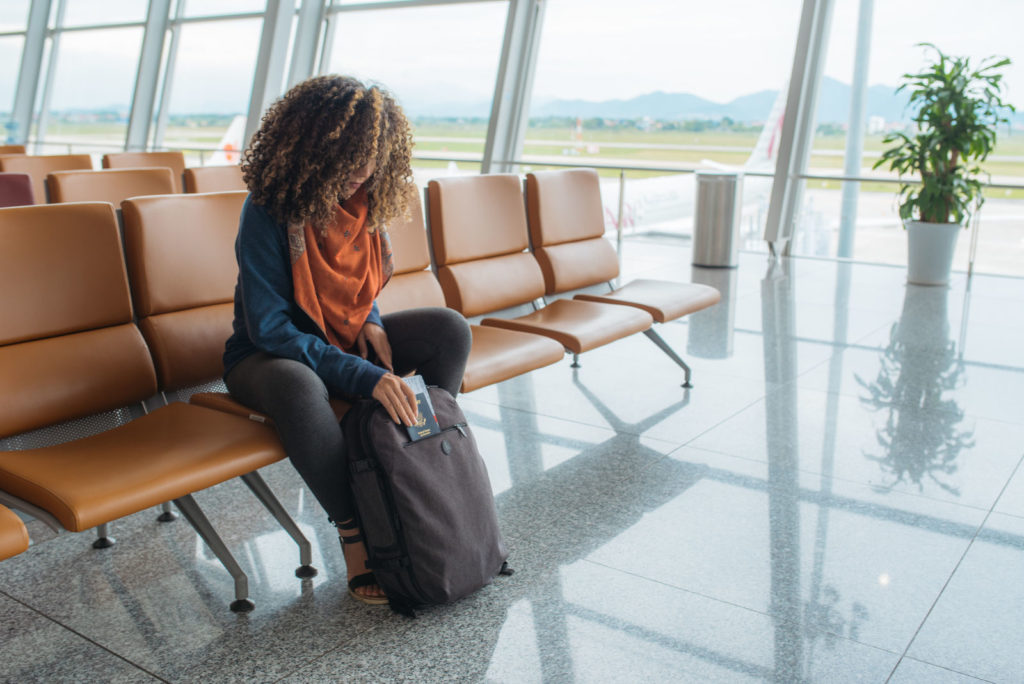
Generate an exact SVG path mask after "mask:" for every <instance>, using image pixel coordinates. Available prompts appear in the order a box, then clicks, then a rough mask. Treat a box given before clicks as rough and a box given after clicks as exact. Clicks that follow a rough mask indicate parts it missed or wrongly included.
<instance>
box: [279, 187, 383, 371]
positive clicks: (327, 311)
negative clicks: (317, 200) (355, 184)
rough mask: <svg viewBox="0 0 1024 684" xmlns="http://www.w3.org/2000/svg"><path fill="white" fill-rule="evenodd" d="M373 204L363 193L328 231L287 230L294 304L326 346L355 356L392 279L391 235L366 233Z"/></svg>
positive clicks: (347, 203)
mask: <svg viewBox="0 0 1024 684" xmlns="http://www.w3.org/2000/svg"><path fill="white" fill-rule="evenodd" d="M368 212H369V202H368V199H367V196H366V191H365V190H364V189H363V188H360V189H359V190H357V191H356V193H355V194H354V195H353V196H352V197H350V198H349V199H348V200H346V201H345V202H344V203H343V204H341V205H339V206H338V207H337V209H336V210H335V212H334V219H333V220H332V221H331V222H330V223H329V224H328V225H327V226H326V228H325V229H323V230H319V231H318V230H316V229H315V228H313V226H312V225H310V224H309V223H308V222H307V223H305V224H294V225H290V226H288V246H289V251H290V254H291V262H292V284H293V288H294V296H295V303H296V304H298V305H299V307H300V308H301V309H302V310H303V311H305V312H306V314H308V315H309V317H310V318H311V319H313V322H314V323H316V324H317V325H318V326H320V329H321V330H322V331H323V332H324V334H325V335H326V337H327V341H328V342H330V343H331V344H333V345H334V346H336V347H339V348H341V349H343V350H345V351H351V350H352V349H353V347H354V346H355V343H356V336H357V335H359V331H360V330H362V328H363V324H364V323H365V322H366V318H367V316H369V315H370V310H371V309H372V308H373V301H374V300H375V299H376V298H377V295H378V294H379V293H380V291H381V288H383V287H384V285H385V283H387V281H388V279H389V278H390V277H391V272H392V270H393V265H392V255H391V244H390V241H389V240H388V238H387V235H385V234H384V233H382V232H380V231H371V230H367V229H366V216H367V214H368Z"/></svg>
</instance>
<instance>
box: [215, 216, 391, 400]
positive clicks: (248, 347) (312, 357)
mask: <svg viewBox="0 0 1024 684" xmlns="http://www.w3.org/2000/svg"><path fill="white" fill-rule="evenodd" d="M235 256H236V258H237V259H238V283H237V285H235V320H234V323H233V328H234V332H233V333H232V335H231V337H230V338H228V341H227V343H226V345H225V349H224V374H225V375H227V373H228V372H229V371H230V370H231V369H232V368H233V367H234V366H235V364H237V363H238V362H239V361H241V360H242V359H244V358H245V357H247V356H249V355H250V354H252V353H253V352H256V351H263V352H266V353H267V354H270V355H272V356H279V357H283V358H287V359H294V360H296V361H301V362H302V363H304V364H306V365H307V366H309V367H310V368H312V369H313V371H314V372H315V373H316V374H317V375H318V376H319V377H320V379H321V380H323V381H324V384H325V385H326V386H327V391H328V392H330V394H331V395H349V396H353V395H358V396H363V397H369V396H370V395H371V394H372V392H373V388H374V387H375V386H376V385H377V382H378V381H379V380H380V378H381V376H383V375H384V374H385V373H386V372H387V371H386V370H385V369H383V368H381V367H380V366H375V365H374V364H372V363H370V362H369V361H367V360H366V359H363V358H360V357H358V356H356V355H354V354H348V353H346V352H344V351H342V350H341V349H339V348H338V347H335V346H334V345H332V344H330V343H329V342H328V341H327V339H326V337H325V336H324V333H323V331H322V330H320V328H319V326H317V325H316V323H314V322H313V320H312V319H311V318H310V317H309V316H308V315H307V314H306V313H305V312H304V311H303V310H302V309H301V308H299V306H298V305H296V304H295V299H294V296H293V292H292V287H293V286H292V266H291V259H290V257H289V253H288V235H287V230H286V227H285V226H284V225H282V224H279V223H278V222H277V221H275V220H274V219H273V218H271V217H270V215H269V214H267V212H266V210H265V209H264V208H263V207H261V206H260V205H258V204H255V203H254V202H252V197H251V196H250V197H247V198H246V199H245V203H244V204H243V205H242V215H241V218H240V220H239V225H238V238H237V239H236V240H235ZM366 320H367V322H368V323H376V324H377V325H382V324H381V320H380V309H379V308H378V307H377V303H376V302H374V303H373V309H372V311H371V312H370V315H369V317H368V318H367V319H366ZM382 327H383V326H382Z"/></svg>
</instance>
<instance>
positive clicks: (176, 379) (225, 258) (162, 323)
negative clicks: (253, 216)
mask: <svg viewBox="0 0 1024 684" xmlns="http://www.w3.org/2000/svg"><path fill="white" fill-rule="evenodd" d="M246 194H247V193H246V192H245V191H232V192H216V193H204V194H192V195H189V194H183V195H162V196H158V197H134V198H132V199H130V200H127V201H125V202H124V204H122V205H121V206H122V213H123V215H124V232H125V249H126V251H127V261H128V273H129V276H130V278H131V283H132V297H133V301H134V303H135V311H136V314H137V315H138V317H139V328H140V329H141V330H142V334H143V336H144V337H145V339H146V343H147V345H148V346H149V348H150V350H151V351H152V354H153V359H154V361H155V364H156V372H157V378H158V381H159V383H160V386H161V388H164V389H167V390H178V389H182V388H186V387H193V386H195V385H200V384H204V383H207V382H210V381H213V380H216V379H218V378H220V377H221V376H222V375H223V373H224V365H223V360H222V359H223V354H224V342H225V341H226V340H227V339H228V337H229V336H230V335H231V324H232V320H233V319H234V304H233V302H234V296H235V282H236V280H237V279H238V264H237V262H236V261H235V248H234V245H235V237H236V236H237V234H238V219H239V216H240V215H241V213H242V204H243V202H244V201H245V197H246ZM189 403H191V404H195V405H196V406H203V407H206V408H211V409H215V410H217V411H220V412H222V413H229V414H233V415H236V416H242V417H245V418H249V419H251V420H253V421H255V422H258V423H268V424H269V423H270V420H269V418H268V417H267V416H266V415H265V414H262V413H260V412H258V411H255V410H253V409H251V408H249V407H247V406H244V405H243V404H240V403H239V402H237V401H236V400H235V399H234V398H232V397H231V395H229V394H227V393H226V392H199V393H196V394H193V395H192V397H191V398H190V400H189ZM332 405H333V406H334V408H335V413H336V415H338V416H339V417H340V416H342V415H344V413H345V412H346V411H347V410H348V408H349V404H348V403H347V402H343V401H340V400H338V401H335V402H333V403H332Z"/></svg>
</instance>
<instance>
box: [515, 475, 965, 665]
mask: <svg viewBox="0 0 1024 684" xmlns="http://www.w3.org/2000/svg"><path fill="white" fill-rule="evenodd" d="M682 458H683V456H682V455H679V456H676V455H674V456H673V457H671V458H669V459H666V461H664V462H662V463H659V464H657V465H656V466H654V467H652V468H650V469H648V470H647V471H645V472H644V473H643V474H642V475H641V478H642V481H641V482H637V483H635V485H634V490H632V491H628V492H624V493H623V495H622V496H621V497H616V498H609V497H603V498H601V499H600V500H598V499H595V500H592V501H591V502H590V505H589V506H586V507H578V508H577V509H576V510H574V511H572V512H569V513H567V520H565V521H563V522H562V523H561V524H560V525H559V526H557V527H555V528H552V529H551V530H545V531H542V532H541V533H538V535H536V536H534V537H531V538H530V539H529V540H527V544H531V543H544V544H546V545H551V544H554V543H555V542H561V546H560V548H561V553H563V554H565V560H566V561H567V562H568V561H570V560H576V559H585V560H589V561H592V562H595V563H601V564H603V565H606V566H608V567H611V568H616V569H618V570H622V571H624V572H628V573H630V574H633V575H637V576H640V577H645V578H648V579H652V580H655V581H658V582H663V583H665V584H669V585H671V586H673V587H677V588H680V589H685V590H687V591H692V592H694V593H697V594H700V595H703V596H707V597H710V598H714V599H718V600H720V601H724V602H728V603H732V604H735V605H739V606H743V607H746V608H749V609H751V610H755V611H758V612H763V613H769V614H772V615H779V616H784V617H785V619H788V620H790V621H796V622H803V623H804V624H806V625H807V626H808V627H809V628H813V629H815V630H816V631H823V632H828V633H831V634H834V635H836V636H839V637H844V638H849V639H851V640H855V641H858V642H861V643H864V644H868V645H871V646H875V647H878V648H883V649H887V650H891V651H894V652H902V650H903V649H904V648H905V647H906V646H907V644H909V643H910V640H911V638H912V637H913V635H914V633H915V631H916V629H917V627H918V626H919V625H920V624H921V622H922V621H923V620H924V617H925V615H926V614H927V612H928V609H929V608H930V606H931V603H932V601H933V600H934V597H935V596H936V595H937V594H938V592H939V591H941V589H942V587H943V585H944V584H945V582H946V581H947V579H948V578H949V576H950V574H951V573H952V572H953V569H954V567H955V566H956V563H957V562H958V560H959V559H960V557H961V556H962V554H963V552H964V550H965V548H966V547H967V544H968V543H969V539H970V536H971V535H972V533H973V532H974V530H976V529H977V526H978V525H979V524H980V520H981V517H982V515H981V512H978V511H973V510H971V509H969V508H966V507H962V506H956V505H951V504H945V503H941V502H936V501H930V500H927V499H924V498H921V497H905V498H906V499H907V501H904V502H903V503H904V506H903V507H902V509H901V508H896V509H895V510H892V511H891V512H889V511H888V510H887V509H886V507H885V506H883V505H881V504H879V503H878V501H877V498H876V496H877V495H876V494H875V493H873V492H871V490H870V488H868V487H864V486H862V485H861V486H853V485H851V486H849V487H845V488H840V489H839V490H838V491H824V492H823V491H821V489H820V485H819V489H814V487H813V484H814V482H813V479H812V480H811V482H805V483H804V486H801V483H800V480H799V477H798V476H797V475H793V470H792V469H789V470H783V472H782V473H781V474H780V473H778V472H776V471H777V470H779V469H778V468H775V469H772V472H770V473H768V474H767V478H765V477H763V476H761V477H759V476H757V475H756V474H755V473H754V469H755V468H757V467H758V466H757V464H752V463H751V464H748V465H744V464H737V463H735V462H730V463H722V462H721V461H720V460H717V459H716V458H715V457H714V455H708V456H705V457H704V458H694V460H692V461H687V460H682ZM858 489H859V490H860V491H859V492H858V491H857V490H858ZM860 495H863V496H864V497H865V500H863V501H861V500H860V498H859V496H860ZM972 518H973V520H972ZM972 523H973V525H972ZM569 530H577V532H578V533H577V534H575V535H571V534H569V533H568V531H569Z"/></svg>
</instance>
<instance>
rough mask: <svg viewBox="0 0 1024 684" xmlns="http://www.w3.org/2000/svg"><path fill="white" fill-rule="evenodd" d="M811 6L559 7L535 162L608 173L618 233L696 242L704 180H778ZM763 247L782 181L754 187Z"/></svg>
mask: <svg viewBox="0 0 1024 684" xmlns="http://www.w3.org/2000/svg"><path fill="white" fill-rule="evenodd" d="M800 7H801V3H800V2H799V1H798V0H776V1H774V2H756V1H754V0H723V1H721V2H714V3H709V2H703V1H697V0H684V1H680V2H672V3H668V2H663V1H662V0H633V1H632V2H629V3H628V4H627V5H624V4H623V3H622V2H620V1H619V0H555V1H554V2H551V3H550V4H548V6H547V9H546V13H545V16H544V23H543V33H542V37H541V44H540V53H539V55H538V61H537V71H536V75H535V77H534V87H533V94H532V98H531V107H530V125H529V129H528V132H527V140H526V146H525V150H524V154H523V157H524V159H526V160H529V161H530V162H532V164H531V166H532V168H537V167H538V166H540V165H543V164H544V163H549V164H565V165H572V164H577V165H580V166H587V165H595V166H600V167H606V168H603V169H602V170H601V173H602V176H604V177H605V181H604V184H603V185H602V195H603V197H604V201H605V204H606V212H605V215H606V217H607V219H608V227H609V228H612V227H614V225H615V223H616V222H617V220H618V205H619V202H618V194H619V190H618V188H619V181H618V176H619V173H620V171H619V169H620V168H621V167H641V168H643V167H647V170H640V169H631V170H628V171H627V172H626V183H625V198H624V202H623V217H622V221H623V227H624V228H626V229H631V230H640V231H658V232H670V233H673V234H679V235H686V234H689V233H690V231H691V230H692V225H693V209H694V197H695V179H694V176H693V174H692V171H694V170H696V169H701V168H718V169H722V168H723V167H724V168H726V169H735V170H737V171H740V170H742V171H746V172H763V173H766V174H770V172H771V170H772V169H773V158H774V151H775V148H774V142H775V138H776V137H777V134H778V130H779V128H780V124H781V116H782V107H781V104H782V97H783V96H784V92H785V86H786V81H787V78H788V76H789V72H790V70H791V68H792V60H793V41H794V39H795V36H796V29H797V25H798V23H799V14H800ZM744 189H745V191H744V218H743V222H742V225H743V226H744V234H745V235H746V234H749V235H750V236H751V237H752V238H753V239H754V240H757V239H759V238H760V233H761V225H762V224H763V217H764V215H765V212H766V208H767V202H768V193H769V191H770V180H769V179H768V178H767V177H757V176H748V177H747V178H746V179H745V183H744Z"/></svg>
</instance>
